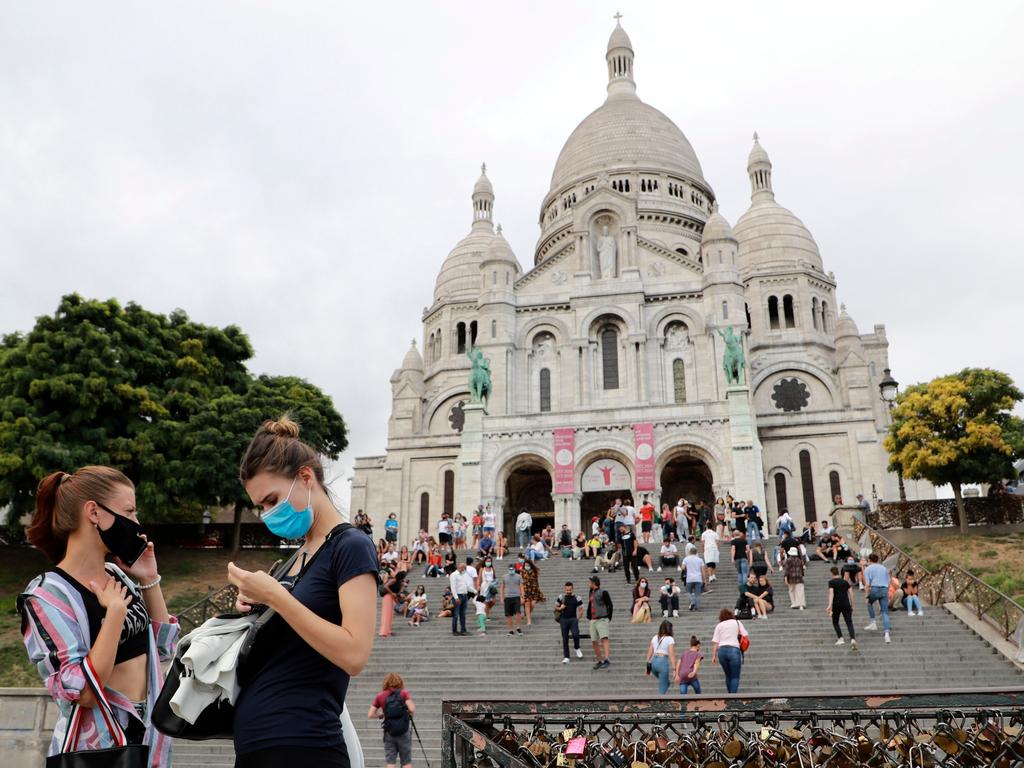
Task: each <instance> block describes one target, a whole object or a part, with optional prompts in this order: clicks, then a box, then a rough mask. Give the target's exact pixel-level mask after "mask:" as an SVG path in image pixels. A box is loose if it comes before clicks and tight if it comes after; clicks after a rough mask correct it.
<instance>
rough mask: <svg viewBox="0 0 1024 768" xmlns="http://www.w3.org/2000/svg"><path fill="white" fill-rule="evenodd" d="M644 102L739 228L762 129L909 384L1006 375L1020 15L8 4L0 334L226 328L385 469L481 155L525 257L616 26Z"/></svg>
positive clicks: (0, 158)
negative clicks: (414, 345) (65, 299)
mask: <svg viewBox="0 0 1024 768" xmlns="http://www.w3.org/2000/svg"><path fill="white" fill-rule="evenodd" d="M616 10H621V12H622V13H623V16H624V18H623V25H624V26H625V28H626V29H627V31H628V32H629V34H630V36H631V38H632V41H633V45H634V48H635V49H636V78H637V84H638V91H639V95H640V97H641V98H643V99H644V100H645V101H647V102H648V103H650V104H653V105H654V106H656V107H658V108H659V109H661V110H662V111H663V112H665V113H666V114H667V115H668V116H669V117H671V118H672V119H673V120H674V121H675V122H676V123H677V124H678V125H679V126H680V128H682V130H683V132H684V133H686V135H687V137H688V138H689V139H690V141H691V143H692V144H693V146H694V148H695V149H696V151H697V155H698V157H699V158H700V160H701V162H702V164H703V167H704V174H705V176H706V178H707V179H708V181H709V182H710V183H711V185H712V186H713V187H714V189H715V192H716V194H717V196H718V199H719V201H720V205H721V210H722V212H723V213H724V215H725V216H726V217H727V218H728V219H729V220H730V221H732V222H735V220H736V219H737V217H739V215H740V214H742V213H743V211H744V210H746V207H747V205H748V203H749V186H748V182H747V177H746V171H745V165H746V157H747V152H748V151H749V148H750V136H751V133H752V132H753V131H754V130H757V131H758V132H759V133H760V135H761V139H762V143H763V145H764V147H765V148H766V149H767V150H768V152H769V154H770V155H771V158H772V161H773V163H774V176H773V180H774V184H775V190H776V194H777V198H778V200H779V202H780V203H782V204H783V205H785V206H787V207H788V208H790V209H791V210H793V211H794V212H795V213H796V214H797V215H798V216H800V217H801V218H802V219H803V220H804V222H805V223H806V224H807V225H808V227H809V228H810V230H811V232H812V233H813V234H814V236H815V238H816V239H817V241H818V243H819V245H820V247H821V252H822V255H823V257H824V261H825V268H826V269H827V270H832V271H834V272H835V274H836V277H837V279H838V281H839V297H840V299H841V301H843V302H845V303H846V305H847V307H848V309H849V311H850V312H851V314H852V315H853V317H854V319H855V320H856V321H857V322H858V324H859V325H860V328H861V330H862V331H869V330H870V329H871V327H872V325H874V324H875V323H885V324H886V326H887V329H888V333H889V339H890V342H891V348H890V355H891V360H892V364H893V372H894V374H895V376H896V377H897V378H898V379H899V380H900V382H902V383H905V384H909V383H913V382H916V381H921V380H924V379H927V378H929V377H932V376H935V375H938V374H941V373H946V372H949V371H953V370H956V369H958V368H960V367H963V366H968V365H972V366H995V367H998V368H1002V369H1003V370H1005V371H1008V372H1009V373H1010V374H1011V375H1012V376H1013V377H1014V378H1015V379H1016V380H1017V382H1019V383H1024V356H1022V355H1021V330H1020V308H1021V306H1022V304H1024V302H1022V296H1024V266H1022V259H1024V249H1022V247H1021V243H1022V242H1024V216H1022V215H1021V211H1022V210H1024V159H1022V158H1024V153H1022V151H1021V141H1022V138H1021V137H1022V136H1024V98H1022V94H1024V46H1021V45H1020V35H1021V32H1022V31H1024V5H1022V4H1020V3H1016V2H985V3H977V4H974V5H972V6H971V7H970V10H969V11H968V9H967V7H966V6H964V5H963V4H962V3H944V2H902V3H891V2H884V3H871V2H862V3H855V4H854V3H849V4H837V3H820V2H813V3H786V2H777V3H763V2H758V3H739V2H729V3H718V2H716V3H701V4H697V3H692V2H665V3H659V2H642V3H641V2H636V1H633V2H627V1H625V0H623V1H622V2H617V3H612V2H605V1H604V0H600V1H596V0H586V1H582V0H580V1H578V2H558V3H552V2H530V3H527V2H516V3H502V4H500V5H499V4H496V3H481V2H479V1H478V2H474V3H470V2H444V3H441V2H429V3H428V2H421V1H419V2H412V1H410V2H404V3H386V2H376V3H361V4H358V5H357V4H354V3H352V4H349V3H346V4H341V3H336V2H322V3H315V2H305V3H301V4H296V3H284V2H277V3H260V2H246V3H242V2H235V3H224V2H211V0H203V2H180V1H179V2H175V3H168V2H164V3H144V4H140V3H107V2H90V3H88V4H83V3H51V2H45V1H43V0H33V2H31V3H24V2H22V3H18V2H14V0H2V2H0V259H2V265H3V271H2V277H0V285H2V293H0V297H2V300H0V332H9V331H14V330H27V329H28V328H30V327H31V326H32V323H33V321H34V318H35V317H36V316H38V315H40V314H45V313H51V312H52V311H53V310H54V308H55V307H56V305H57V302H58V300H59V297H60V296H61V295H62V294H64V293H68V292H71V291H78V292H79V293H82V294H84V295H86V296H89V297H96V298H107V297H116V298H118V299H120V300H122V301H128V300H134V301H138V302H139V303H141V304H142V305H144V306H146V307H147V308H150V309H153V310H158V311H162V312H167V311H170V310H172V309H174V308H177V307H180V308H183V309H185V310H186V311H187V312H188V313H189V314H190V315H191V316H192V317H193V318H195V319H197V320H199V321H202V322H205V323H210V324H216V325H227V324H231V323H236V324H238V325H240V326H241V327H242V328H243V329H245V331H246V332H247V333H248V334H249V336H250V337H251V339H252V341H253V344H254V346H255V348H256V353H257V354H256V359H255V360H254V361H253V368H254V369H255V370H256V371H258V372H267V373H273V374H295V375H299V376H303V377H306V378H308V379H309V380H311V381H312V382H314V383H316V384H318V385H319V386H321V387H322V388H324V389H325V390H326V391H327V392H329V393H330V394H331V395H332V396H333V397H334V400H335V403H336V404H337V406H338V408H339V410H340V411H341V412H342V413H343V414H344V415H345V417H346V419H347V421H348V424H349V427H350V430H351V447H350V449H349V451H348V452H347V453H346V455H345V457H344V460H343V461H342V462H341V465H340V466H339V468H338V469H339V473H341V474H342V478H343V479H342V480H340V481H339V482H338V483H336V484H335V487H336V489H337V490H338V491H339V492H341V494H342V495H343V497H347V484H346V483H345V482H344V478H345V477H347V476H348V468H349V467H350V466H351V458H352V456H354V455H363V454H374V453H381V452H383V448H384V439H385V428H386V422H387V417H388V411H389V406H390V390H389V386H388V378H389V376H390V374H391V372H392V371H393V369H394V368H396V367H397V366H398V364H399V363H400V362H401V359H402V357H403V355H404V353H405V351H406V349H407V348H408V345H409V340H410V339H411V338H413V337H416V338H417V339H419V338H420V337H421V326H420V323H419V318H420V315H421V312H422V309H423V307H424V305H426V304H429V303H430V301H431V298H432V290H433V284H434V279H435V277H436V274H437V271H438V269H439V267H440V265H441V262H442V261H443V260H444V258H445V256H446V255H447V253H448V251H449V250H450V249H451V247H452V246H453V245H454V244H455V243H456V242H457V241H458V240H459V239H460V238H461V237H462V236H463V235H465V234H466V233H467V231H468V229H469V224H470V221H471V215H470V202H469V194H470V190H471V188H472V185H473V182H474V181H475V180H476V177H477V175H478V172H479V165H480V163H481V161H484V160H486V162H487V164H488V168H489V175H490V177H491V179H492V180H493V183H494V187H495V194H496V202H495V218H496V220H497V221H500V222H501V223H502V224H503V225H504V230H505V233H506V235H507V237H508V239H509V241H510V242H511V244H512V247H513V248H514V250H515V252H516V254H517V255H518V257H519V260H520V262H521V263H522V264H523V265H524V266H528V265H529V264H531V263H532V251H533V247H534V245H535V242H536V238H537V236H538V234H539V228H538V225H537V217H538V213H539V208H540V203H541V200H542V198H543V196H544V194H545V193H546V192H547V189H548V183H549V180H550V174H551V170H552V168H553V166H554V162H555V158H556V157H557V155H558V151H559V149H560V148H561V146H562V143H563V142H564V141H565V139H566V137H568V135H569V133H570V132H571V131H572V129H573V128H574V127H575V126H576V124H577V123H578V122H579V121H580V120H581V119H583V117H584V116H586V115H587V114H588V113H589V112H590V111H591V110H593V109H594V108H595V107H597V106H598V105H599V104H600V103H601V101H602V100H603V98H604V85H605V81H606V70H605V64H604V50H605V44H606V42H607V39H608V35H609V33H610V32H611V29H612V26H613V23H614V22H613V21H612V14H613V13H615V11H616Z"/></svg>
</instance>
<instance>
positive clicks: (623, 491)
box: [580, 457, 633, 533]
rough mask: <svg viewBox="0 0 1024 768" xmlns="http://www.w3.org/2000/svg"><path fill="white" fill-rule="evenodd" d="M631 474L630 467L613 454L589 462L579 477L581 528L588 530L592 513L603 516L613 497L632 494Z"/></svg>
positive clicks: (619, 497) (595, 515)
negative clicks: (612, 455) (613, 456)
mask: <svg viewBox="0 0 1024 768" xmlns="http://www.w3.org/2000/svg"><path fill="white" fill-rule="evenodd" d="M632 486H633V478H632V475H631V473H630V471H629V468H628V467H627V466H626V465H625V464H624V463H623V462H621V461H619V460H618V459H616V458H612V457H605V458H599V459H596V460H594V461H592V462H591V463H589V464H588V465H587V466H586V468H585V469H584V470H583V475H582V476H581V478H580V490H581V491H582V492H583V495H582V497H581V498H580V528H581V530H583V531H586V532H587V533H590V522H591V520H592V519H593V518H594V517H598V518H603V517H604V514H605V512H607V511H608V508H609V507H611V505H612V504H613V503H614V502H615V499H622V498H625V497H627V496H631V495H632V491H630V488H631V487H632Z"/></svg>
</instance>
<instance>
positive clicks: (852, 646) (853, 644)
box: [850, 640, 857, 651]
mask: <svg viewBox="0 0 1024 768" xmlns="http://www.w3.org/2000/svg"><path fill="white" fill-rule="evenodd" d="M850 650H851V651H856V650H857V641H856V640H851V641H850Z"/></svg>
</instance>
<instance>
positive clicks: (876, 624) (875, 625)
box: [864, 621, 878, 632]
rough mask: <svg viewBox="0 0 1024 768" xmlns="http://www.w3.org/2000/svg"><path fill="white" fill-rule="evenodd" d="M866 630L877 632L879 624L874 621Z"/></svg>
mask: <svg viewBox="0 0 1024 768" xmlns="http://www.w3.org/2000/svg"><path fill="white" fill-rule="evenodd" d="M864 629H866V630H869V631H871V632H876V631H877V630H878V623H877V622H874V621H872V622H871V623H870V624H868V625H867V626H866V627H864Z"/></svg>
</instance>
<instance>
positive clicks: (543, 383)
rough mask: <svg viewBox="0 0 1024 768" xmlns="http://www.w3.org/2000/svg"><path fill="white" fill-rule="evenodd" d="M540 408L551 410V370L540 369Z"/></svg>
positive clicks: (543, 411)
mask: <svg viewBox="0 0 1024 768" xmlns="http://www.w3.org/2000/svg"><path fill="white" fill-rule="evenodd" d="M540 410H541V412H542V413H547V412H548V411H550V410H551V371H550V370H549V369H547V368H541V369H540Z"/></svg>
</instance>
